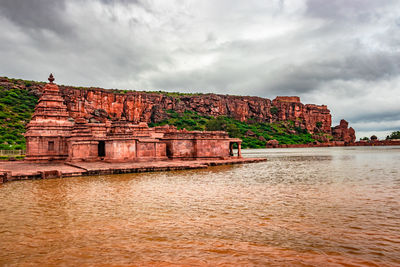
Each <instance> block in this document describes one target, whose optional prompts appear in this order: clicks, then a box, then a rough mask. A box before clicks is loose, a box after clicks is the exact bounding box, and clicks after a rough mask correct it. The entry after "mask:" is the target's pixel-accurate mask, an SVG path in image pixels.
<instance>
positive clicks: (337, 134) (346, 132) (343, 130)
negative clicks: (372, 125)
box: [332, 120, 356, 143]
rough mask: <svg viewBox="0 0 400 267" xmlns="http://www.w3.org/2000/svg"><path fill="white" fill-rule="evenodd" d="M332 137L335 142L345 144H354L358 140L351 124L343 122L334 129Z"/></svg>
mask: <svg viewBox="0 0 400 267" xmlns="http://www.w3.org/2000/svg"><path fill="white" fill-rule="evenodd" d="M332 135H333V138H334V139H335V140H338V141H339V140H340V141H344V142H345V143H354V141H355V140H356V132H355V131H354V129H353V128H352V127H350V128H349V123H348V122H347V121H345V120H341V121H340V124H339V125H337V126H335V127H333V128H332Z"/></svg>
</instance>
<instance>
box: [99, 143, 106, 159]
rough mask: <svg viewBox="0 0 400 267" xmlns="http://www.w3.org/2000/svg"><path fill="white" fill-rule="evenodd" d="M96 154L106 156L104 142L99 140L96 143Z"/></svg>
mask: <svg viewBox="0 0 400 267" xmlns="http://www.w3.org/2000/svg"><path fill="white" fill-rule="evenodd" d="M98 156H99V157H105V156H106V142H104V141H99V144H98Z"/></svg>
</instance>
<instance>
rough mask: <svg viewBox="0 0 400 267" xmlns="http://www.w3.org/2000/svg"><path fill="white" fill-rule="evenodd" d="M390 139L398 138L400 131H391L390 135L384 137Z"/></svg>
mask: <svg viewBox="0 0 400 267" xmlns="http://www.w3.org/2000/svg"><path fill="white" fill-rule="evenodd" d="M390 139H400V131H395V132H392V133H391V134H390V135H388V136H387V137H386V140H390Z"/></svg>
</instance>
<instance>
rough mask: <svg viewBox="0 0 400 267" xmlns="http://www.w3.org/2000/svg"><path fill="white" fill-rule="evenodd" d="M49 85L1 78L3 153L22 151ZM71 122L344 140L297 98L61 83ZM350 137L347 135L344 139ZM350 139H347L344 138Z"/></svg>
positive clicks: (251, 137) (246, 137)
mask: <svg viewBox="0 0 400 267" xmlns="http://www.w3.org/2000/svg"><path fill="white" fill-rule="evenodd" d="M44 84H45V83H43V82H35V81H27V80H20V79H10V78H7V77H0V149H23V148H25V140H24V137H23V133H24V131H25V125H26V124H27V122H29V120H30V117H31V115H32V113H33V111H34V107H35V104H36V103H37V100H38V98H39V97H40V96H41V93H42V88H43V86H44ZM59 87H60V91H61V94H62V95H63V97H64V99H65V103H66V105H67V107H68V111H69V113H70V116H71V117H72V118H77V117H85V118H86V119H88V120H89V121H91V122H101V121H105V120H119V119H124V120H128V121H132V122H135V123H138V122H140V121H144V122H147V123H149V125H150V126H156V125H163V124H167V123H168V124H172V125H175V126H177V127H178V128H186V129H188V130H226V131H228V132H229V134H230V136H231V137H239V138H241V139H243V147H244V148H246V147H251V148H257V147H265V145H266V142H267V141H268V140H272V139H275V140H277V141H279V143H280V144H307V143H311V142H316V141H318V142H327V141H330V140H342V139H343V138H344V137H343V136H344V135H338V134H336V132H332V127H331V126H332V125H331V114H330V111H329V109H328V108H327V106H324V105H312V104H307V105H305V104H302V103H301V102H300V99H299V98H298V97H277V98H275V99H274V100H270V99H267V98H261V97H250V96H232V95H217V94H184V93H170V92H162V91H157V92H143V91H128V90H112V89H108V90H106V89H102V88H84V87H72V86H64V85H59ZM346 138H347V137H346ZM345 141H347V140H345Z"/></svg>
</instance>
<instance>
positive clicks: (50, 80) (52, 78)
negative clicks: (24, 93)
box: [48, 73, 54, 83]
mask: <svg viewBox="0 0 400 267" xmlns="http://www.w3.org/2000/svg"><path fill="white" fill-rule="evenodd" d="M48 80H49V82H50V83H53V82H54V76H53V73H50V76H49V79H48Z"/></svg>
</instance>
